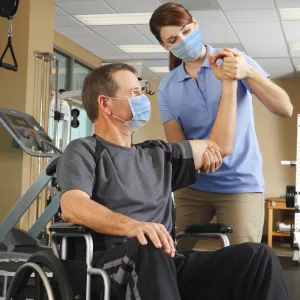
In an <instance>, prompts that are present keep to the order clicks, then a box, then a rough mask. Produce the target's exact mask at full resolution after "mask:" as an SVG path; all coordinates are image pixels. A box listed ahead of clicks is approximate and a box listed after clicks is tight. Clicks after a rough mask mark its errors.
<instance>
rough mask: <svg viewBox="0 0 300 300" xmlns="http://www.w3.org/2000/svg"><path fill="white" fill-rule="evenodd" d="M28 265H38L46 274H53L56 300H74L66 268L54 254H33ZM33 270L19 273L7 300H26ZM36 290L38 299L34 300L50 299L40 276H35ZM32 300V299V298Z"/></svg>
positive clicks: (14, 279)
mask: <svg viewBox="0 0 300 300" xmlns="http://www.w3.org/2000/svg"><path fill="white" fill-rule="evenodd" d="M28 263H33V264H37V265H38V266H40V267H41V268H42V269H43V270H44V272H52V274H53V278H52V279H50V280H49V282H50V284H51V288H52V290H53V294H54V298H55V300H73V291H72V288H71V286H70V284H69V281H68V278H67V276H66V273H65V270H64V267H63V265H62V263H61V261H60V260H59V259H58V258H57V257H56V256H55V255H54V254H52V253H50V252H49V253H48V252H42V251H40V252H37V253H35V254H33V255H32V256H31V257H30V258H29V259H28ZM32 273H33V270H32V269H28V268H26V269H24V270H23V271H22V272H17V273H16V274H15V276H14V278H13V280H12V282H11V284H10V286H9V289H8V291H7V295H6V300H23V299H24V300H25V299H26V298H28V297H26V295H25V294H24V291H25V290H26V287H27V283H28V281H29V279H30V276H31V274H32ZM35 275H36V276H35V277H36V278H35V289H36V290H39V291H38V292H35V295H36V297H35V298H34V300H46V299H48V297H47V295H46V293H45V291H44V289H43V282H41V280H40V278H38V277H39V276H38V274H37V273H36V274H35ZM31 299H32V298H31Z"/></svg>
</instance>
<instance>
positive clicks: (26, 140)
mask: <svg viewBox="0 0 300 300" xmlns="http://www.w3.org/2000/svg"><path fill="white" fill-rule="evenodd" d="M0 123H1V124H2V125H3V126H4V127H5V128H6V130H7V131H8V132H9V133H10V135H11V136H12V137H13V144H12V146H13V147H21V148H22V149H23V150H25V149H24V148H28V149H32V148H33V147H34V149H35V150H36V151H42V152H44V153H46V152H50V151H52V150H53V148H52V147H51V146H49V143H51V144H52V139H51V138H50V137H49V136H48V134H47V133H46V132H45V130H44V129H43V128H42V127H41V126H40V124H39V123H38V122H37V121H36V120H35V118H34V117H33V116H31V115H28V114H26V113H23V112H20V111H17V110H12V109H7V108H0ZM25 151H26V150H25ZM26 152H27V151H26ZM27 153H28V152H27Z"/></svg>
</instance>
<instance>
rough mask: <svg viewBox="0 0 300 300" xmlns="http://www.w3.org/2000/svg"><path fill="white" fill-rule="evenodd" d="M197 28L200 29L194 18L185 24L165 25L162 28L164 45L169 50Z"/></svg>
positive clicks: (161, 36) (161, 34)
mask: <svg viewBox="0 0 300 300" xmlns="http://www.w3.org/2000/svg"><path fill="white" fill-rule="evenodd" d="M195 28H197V29H198V23H197V21H196V20H194V21H193V22H192V23H190V24H187V25H185V26H164V27H162V28H161V30H160V38H161V41H162V43H161V44H162V46H163V47H164V48H165V49H166V50H168V51H169V49H170V47H172V46H174V45H177V44H179V43H180V42H181V41H182V39H184V38H185V37H186V36H188V35H189V34H190V33H191V32H192V31H193V30H194V29H195Z"/></svg>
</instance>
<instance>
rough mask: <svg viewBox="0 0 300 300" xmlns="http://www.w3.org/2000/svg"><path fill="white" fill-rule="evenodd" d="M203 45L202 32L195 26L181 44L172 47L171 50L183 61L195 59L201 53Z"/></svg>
mask: <svg viewBox="0 0 300 300" xmlns="http://www.w3.org/2000/svg"><path fill="white" fill-rule="evenodd" d="M202 46H203V43H202V39H201V36H200V33H199V31H198V29H197V28H195V29H194V30H193V31H192V32H191V33H190V34H189V35H188V36H186V37H185V38H184V39H182V40H181V42H180V43H179V44H177V45H174V46H172V47H170V48H169V50H170V51H171V52H172V53H173V54H174V55H175V56H176V57H178V58H180V59H182V60H183V61H194V60H196V59H197V58H198V57H199V56H200V55H201V51H202Z"/></svg>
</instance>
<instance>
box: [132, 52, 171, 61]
mask: <svg viewBox="0 0 300 300" xmlns="http://www.w3.org/2000/svg"><path fill="white" fill-rule="evenodd" d="M128 55H129V56H130V57H131V58H133V59H166V58H168V54H167V53H147V52H145V53H128Z"/></svg>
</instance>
